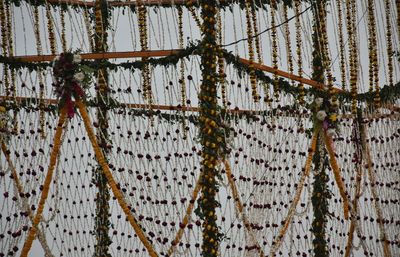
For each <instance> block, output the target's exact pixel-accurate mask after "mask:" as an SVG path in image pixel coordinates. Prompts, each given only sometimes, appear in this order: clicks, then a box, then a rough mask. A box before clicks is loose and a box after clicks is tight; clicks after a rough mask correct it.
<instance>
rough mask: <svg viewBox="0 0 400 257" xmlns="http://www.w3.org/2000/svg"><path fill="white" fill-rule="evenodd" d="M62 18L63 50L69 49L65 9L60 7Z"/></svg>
mask: <svg viewBox="0 0 400 257" xmlns="http://www.w3.org/2000/svg"><path fill="white" fill-rule="evenodd" d="M60 20H61V46H62V50H63V52H66V51H67V39H66V36H65V10H64V8H60Z"/></svg>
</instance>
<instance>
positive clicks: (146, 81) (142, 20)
mask: <svg viewBox="0 0 400 257" xmlns="http://www.w3.org/2000/svg"><path fill="white" fill-rule="evenodd" d="M138 25H139V36H140V47H141V50H142V51H146V50H147V49H148V46H147V45H148V42H147V9H146V6H145V5H140V6H139V8H138ZM146 59H147V58H146V57H145V58H142V60H143V61H146ZM142 81H143V82H142V84H143V96H144V99H145V100H146V101H147V103H148V104H150V105H151V104H152V102H153V100H152V98H153V96H152V92H151V78H150V69H149V65H148V64H145V65H144V66H143V69H142Z"/></svg>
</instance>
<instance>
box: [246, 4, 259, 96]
mask: <svg viewBox="0 0 400 257" xmlns="http://www.w3.org/2000/svg"><path fill="white" fill-rule="evenodd" d="M251 3H252V0H246V28H247V45H248V48H249V49H248V50H249V61H250V64H249V69H250V72H249V76H250V84H251V93H252V96H253V100H254V102H258V101H259V99H260V96H259V94H258V92H257V79H256V77H255V71H254V66H253V62H254V46H253V28H252V26H251V25H252V22H251V12H250V9H251Z"/></svg>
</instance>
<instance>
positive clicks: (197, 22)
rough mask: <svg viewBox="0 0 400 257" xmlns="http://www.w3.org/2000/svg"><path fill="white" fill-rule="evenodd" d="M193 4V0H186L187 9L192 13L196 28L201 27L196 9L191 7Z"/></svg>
mask: <svg viewBox="0 0 400 257" xmlns="http://www.w3.org/2000/svg"><path fill="white" fill-rule="evenodd" d="M193 5H194V0H189V1H187V3H186V7H187V8H188V10H189V12H190V14H191V15H192V17H193V19H194V21H195V22H196V25H197V27H198V28H201V22H200V19H199V17H198V16H197V14H196V11H195V9H194V8H193Z"/></svg>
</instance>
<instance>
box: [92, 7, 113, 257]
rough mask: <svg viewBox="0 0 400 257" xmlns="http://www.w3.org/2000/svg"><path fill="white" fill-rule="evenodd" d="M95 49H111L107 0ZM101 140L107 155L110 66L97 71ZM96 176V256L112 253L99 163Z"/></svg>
mask: <svg viewBox="0 0 400 257" xmlns="http://www.w3.org/2000/svg"><path fill="white" fill-rule="evenodd" d="M94 12H95V40H94V41H95V51H96V52H97V53H104V52H106V51H107V27H108V8H107V2H106V1H105V0H96V2H95V9H94ZM97 88H98V89H97V95H96V98H97V101H98V103H99V105H98V108H97V110H96V111H97V114H96V115H97V123H98V124H99V127H98V130H97V140H98V142H100V147H101V149H102V152H103V155H104V156H105V158H106V159H107V152H108V150H107V145H108V131H107V128H108V117H107V98H108V95H109V94H108V92H109V88H108V73H107V69H106V68H101V69H99V70H98V71H97ZM94 180H95V181H96V185H97V190H98V191H97V194H96V215H95V228H94V231H95V235H96V245H95V248H94V257H111V255H110V253H109V245H110V244H111V239H110V237H109V234H108V233H109V227H110V221H109V216H110V206H109V200H110V192H109V188H108V187H107V178H106V176H105V174H104V171H103V169H102V168H101V167H97V168H96V169H95V171H94Z"/></svg>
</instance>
